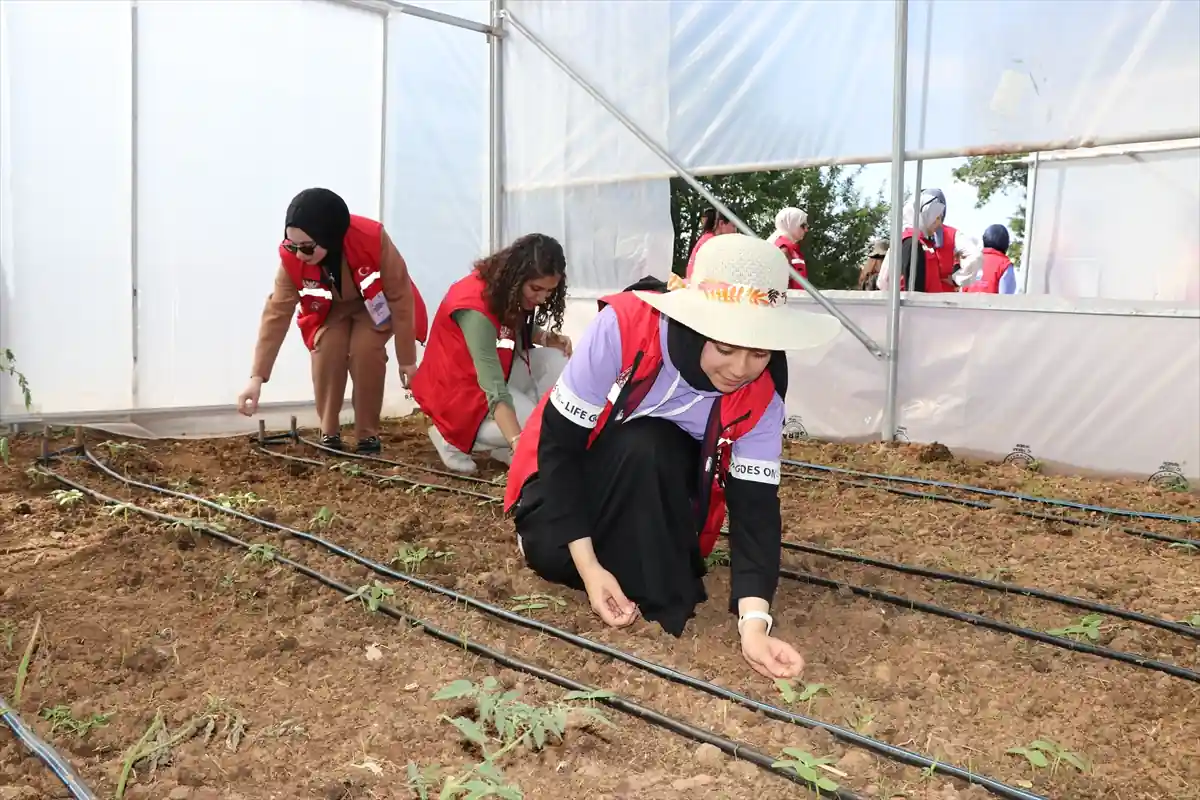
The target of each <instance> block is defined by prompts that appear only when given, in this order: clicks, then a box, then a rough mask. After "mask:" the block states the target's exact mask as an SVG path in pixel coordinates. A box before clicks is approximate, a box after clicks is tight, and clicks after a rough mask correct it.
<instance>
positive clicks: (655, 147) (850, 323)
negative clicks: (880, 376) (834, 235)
mask: <svg viewBox="0 0 1200 800" xmlns="http://www.w3.org/2000/svg"><path fill="white" fill-rule="evenodd" d="M504 18H505V19H507V20H508V22H509V24H510V25H512V27H513V28H515V29H516V31H517V32H518V33H520V34H521V35H522V36H524V37H525V38H526V39H528V40H529V42H530V44H532V45H533V46H534V47H536V48H537V49H538V50H540V51H541V52H542V54H543V55H545V56H546V57H547V58H549V59H550V61H551V62H553V63H554V65H555V66H556V67H558V68H559V69H561V70H562V71H563V72H564V73H565V74H566V76H567V77H568V78H570V79H571V80H573V81H575V83H576V84H578V85H579V87H580V88H581V89H583V90H584V91H585V92H587V93H588V94H589V95H591V97H592V99H593V100H595V101H596V102H597V103H599V104H600V105H601V106H603V107H604V108H605V110H607V111H608V113H610V114H612V115H613V116H614V117H616V119H617V121H618V122H620V123H621V124H622V125H624V126H625V127H626V128H627V129H628V130H629V132H630V133H632V134H633V135H634V136H636V137H637V138H638V139H639V140H640V141H641V142H642V144H644V145H646V147H648V148H650V150H651V151H652V152H653V153H654V154H655V155H657V156H658V157H659V158H661V159H662V160H663V161H665V162H666V163H667V165H669V166H670V167H671V169H673V170H675V172H676V174H678V175H679V177H681V178H683V180H684V181H685V182H686V183H687V184H688V185H689V186H691V187H692V188H693V189H695V190H696V191H697V192H699V193H700V196H701V197H703V198H704V199H705V200H707V201H708V202H709V203H712V205H713V207H714V208H716V209H717V211H719V212H720V213H721V214H722V215H723V216H724V217H725V219H727V220H729V221H730V222H732V223H733V224H734V226H735V227H736V228H737V229H738V230H739V231H741V232H742V233H744V234H746V235H747V236H755V238H757V236H756V234H755V233H754V231H752V230H750V228H749V226H747V225H746V223H745V222H743V221H742V220H740V219H739V218H738V217H737V215H736V214H734V213H733V212H732V211H730V210H729V207H728V206H726V205H725V204H724V203H722V202H721V201H720V200H718V199H717V198H716V196H715V195H714V194H713V193H712V192H710V191H709V190H708V189H706V188H705V187H704V185H703V184H701V183H700V182H699V181H698V180H696V178H695V177H693V176H692V174H691V173H690V172H688V170H687V168H686V167H684V166H683V165H682V164H681V163H679V161H678V160H676V159H675V157H674V156H672V155H671V154H670V153H668V152H667V151H666V149H665V148H663V146H662V145H660V144H659V143H658V142H656V141H654V139H652V138H651V137H650V136H649V134H647V133H646V132H645V131H643V130H642V129H641V128H640V127H639V126H638V124H637V123H636V122H634V121H633V120H631V119H630V118H629V117H627V116H626V115H625V114H624V112H622V111H621V109H619V108H617V106H616V105H615V104H614V103H613V102H612V101H611V100H609V99H608V98H607V97H605V96H604V95H602V94H601V93H600V91H599V90H598V89H596V87H594V86H592V85H591V84H590V83H589V82H588V81H587V80H586V79H585V78H584V77H583V76H582V75H580V74H579V73H578V72H576V71H575V70H574V69H572V68H571V66H570V65H569V64H567V62H565V61H563V59H562V57H561V56H559V55H558V54H557V53H555V52H554V51H553V50H552V49H551V48H550V46H549V45H547V44H546V43H545V42H543V41H542V40H541V39H540V38H539V37H538V36H537V35H535V34H534V33H533V32H532V31H530V30H529V29H528V28H526V27H525V26H524V25H523V24H522V23H521V21H520V20H519V19H517V18H516V17H515V16H513V13H512V12H511V11H505V12H504ZM788 270H789V271H790V272H791V274H792V277H794V278H795V279H796V280H797V281H799V282H800V285H801V286H803V287H804V289H805V290H807V292H808V293H809V294H810V295H811V296H812V299H813V300H816V301H817V303H819V304H820V305H821V307H822V308H824V309H825V310H826V311H827V312H829V313H830V314H831V315H832V316H833V317H834V318H836V319H837V320H838V321H839V322H841V323H842V325H843V326H844V327H845V328H846V330H848V331H850V333H852V334H854V337H855V338H856V339H858V340H859V341H860V342H862V344H863V346H864V347H866V348H867V350H868V351H870V353H871V354H872V355H873V356H875V357H876V358H878V359H883V358H886V357H887V356H886V354H885V353H884V351H883V349H882V348H880V346H879V345H878V344H876V343H875V340H874V339H872V338H871V337H870V336H868V335H867V334H866V332H865V331H863V329H862V328H860V327H858V324H857V323H855V322H854V320H852V319H850V318H849V317H848V316H846V315H845V314H844V313H843V312H842V311H841V309H839V308H838V307H837V306H835V305H834V304H833V303H832V302H830V301H829V299H828V298H827V297H825V296H824V295H822V294H821V293H820V292H819V291H817V289H816V287H814V286H813V285H812V284H811V283H809V282H808V279H807V278H805V277H804V276H803V275H801V274H800V273H799V271H797V270H796V269H794V268H792V266H791V265H790V264H789V265H788Z"/></svg>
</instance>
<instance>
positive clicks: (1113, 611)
mask: <svg viewBox="0 0 1200 800" xmlns="http://www.w3.org/2000/svg"><path fill="white" fill-rule="evenodd" d="M783 549H785V550H795V551H798V552H801V553H811V554H813V555H817V556H824V557H826V558H836V559H838V560H840V561H849V562H851V563H854V564H865V565H867V566H871V567H879V568H880V569H887V570H891V571H893V572H902V573H905V574H906V575H918V576H920V577H922V578H933V579H935V580H939V581H946V582H948V583H961V584H963V585H965V586H974V587H976V588H979V589H987V590H989V591H993V592H1004V593H1005V594H1016V595H1023V596H1025V597H1036V598H1037V599H1039V600H1049V601H1050V602H1052V603H1059V604H1061V605H1064V606H1070V607H1072V608H1081V609H1084V610H1087V611H1095V612H1097V613H1099V614H1105V615H1107V616H1110V617H1118V618H1120V619H1126V620H1129V621H1130V622H1140V623H1142V624H1143V625H1152V626H1154V627H1155V628H1162V629H1163V630H1165V631H1171V632H1172V633H1178V634H1179V635H1181V636H1187V637H1189V638H1191V639H1200V628H1193V627H1192V626H1190V625H1186V624H1184V623H1182V622H1172V621H1170V620H1166V619H1161V618H1159V617H1151V616H1149V615H1147V614H1139V613H1138V612H1136V611H1128V610H1126V609H1124V608H1118V607H1116V606H1109V605H1105V604H1104V603H1097V602H1094V601H1092V600H1087V599H1084V598H1082V597H1071V596H1070V595H1065V594H1056V593H1054V592H1047V591H1045V590H1043V589H1034V588H1031V587H1028V586H1018V585H1017V584H1015V583H1003V582H1001V581H989V580H986V579H984V578H975V577H972V576H970V575H960V574H958V573H954V572H942V571H940V570H934V569H926V568H925V567H914V566H911V565H909V564H898V563H896V562H894V561H883V560H881V559H877V558H871V557H869V556H860V555H857V554H855V553H848V552H844V551H840V550H827V549H825V548H823V547H815V546H813V545H810V544H801V543H798V542H784V543H783Z"/></svg>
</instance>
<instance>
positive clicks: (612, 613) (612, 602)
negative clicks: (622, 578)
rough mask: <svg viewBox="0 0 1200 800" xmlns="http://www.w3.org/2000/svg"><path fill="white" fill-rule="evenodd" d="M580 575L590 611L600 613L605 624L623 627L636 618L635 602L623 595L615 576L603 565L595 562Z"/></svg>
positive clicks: (636, 608)
mask: <svg viewBox="0 0 1200 800" xmlns="http://www.w3.org/2000/svg"><path fill="white" fill-rule="evenodd" d="M580 577H582V578H583V587H584V589H585V590H586V591H587V596H588V601H589V602H590V603H591V604H592V611H595V612H596V613H597V614H598V615H600V619H602V620H604V624H605V625H610V626H612V627H614V628H624V627H625V626H627V625H630V624H632V623H633V621H634V620H636V619H637V618H638V607H637V604H636V603H634V602H633V601H631V600H630V599H629V598H628V597H626V596H625V593H624V592H623V591H621V584H619V583H618V582H617V579H616V577H614V576H613V574H612V573H611V572H609V571H608V570H606V569H605V568H604V567H601V566H600V565H599V564H597V565H596V566H594V567H593V568H592V569H590V570H588V571H587V572H585V573H583V574H582V575H581V576H580Z"/></svg>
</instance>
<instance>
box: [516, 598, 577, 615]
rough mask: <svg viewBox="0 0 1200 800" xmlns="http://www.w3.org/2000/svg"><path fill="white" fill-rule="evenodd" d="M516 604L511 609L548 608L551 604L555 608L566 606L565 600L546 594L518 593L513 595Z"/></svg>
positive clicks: (531, 609) (519, 610)
mask: <svg viewBox="0 0 1200 800" xmlns="http://www.w3.org/2000/svg"><path fill="white" fill-rule="evenodd" d="M513 600H515V601H516V603H517V605H515V606H513V607H512V609H511V610H512V611H515V612H521V611H540V610H542V609H544V608H549V607H550V606H551V604H553V605H554V607H555V608H566V607H567V601H566V600H562V599H560V598H558V597H554V596H553V595H548V594H519V595H516V596H515V597H513Z"/></svg>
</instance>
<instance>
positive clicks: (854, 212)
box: [671, 166, 888, 289]
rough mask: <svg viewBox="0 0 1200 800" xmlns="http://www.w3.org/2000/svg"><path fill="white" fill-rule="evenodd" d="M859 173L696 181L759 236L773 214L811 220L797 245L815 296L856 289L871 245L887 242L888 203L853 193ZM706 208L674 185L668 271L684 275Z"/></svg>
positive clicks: (767, 231) (823, 170)
mask: <svg viewBox="0 0 1200 800" xmlns="http://www.w3.org/2000/svg"><path fill="white" fill-rule="evenodd" d="M861 171H862V168H861V167H857V168H848V167H843V166H833V167H813V168H810V169H788V170H773V171H764V172H748V173H743V174H740V175H713V176H708V177H701V178H700V179H699V180H700V182H701V183H702V184H703V185H704V186H705V188H707V189H708V190H709V191H711V192H712V193H713V194H715V195H716V196H717V197H718V198H720V200H721V202H723V203H725V204H726V205H727V206H729V207H730V208H731V209H732V210H733V211H734V212H735V213H736V214H738V216H740V217H741V218H742V220H743V221H744V222H745V223H746V224H747V225H749V226H750V229H751V230H753V231H754V232H755V233H757V234H758V235H760V236H769V235H771V233H772V231H774V230H775V214H776V213H777V212H778V211H779V210H780V209H782V208H786V207H787V206H795V207H796V208H802V209H804V210H805V211H806V212H807V213H808V235H807V236H806V237H805V239H804V242H803V243H802V244H801V245H800V247H801V249H802V250H803V251H804V259H805V261H806V262H807V264H808V278H809V280H810V281H812V283H813V285H814V286H816V287H817V288H819V289H853V288H854V287H855V285H856V284H857V281H858V271H859V268H860V267H861V266H862V261H863V258H864V256H865V255H866V250H867V247H868V245H869V243H870V241H871V239H872V238H874V237H876V236H882V235H886V232H887V223H888V203H887V201H886V200H884V199H883V193H882V192H880V193H879V194H877V195H876V196H874V197H866V196H864V195H863V193H862V191H861V190H860V189H859V188H858V177H859V173H860V172H861ZM708 205H709V204H708V201H707V200H705V199H704V198H703V197H701V196H700V195H699V194H697V193H696V192H695V191H693V190H692V188H691V187H690V186H688V185H687V184H686V183H684V182H683V180H682V179H680V178H673V179H672V180H671V221H672V223H673V224H674V226H675V258H674V263H673V269H674V270H675V272H676V273H677V274H679V275H682V274H684V272H685V271H686V269H687V260H688V256H689V255H690V254H691V252H692V246H693V245H694V244H695V243H696V240H697V239H698V238H699V237H700V230H699V228H700V214H701V213H702V212H703V211H704V209H705V208H708Z"/></svg>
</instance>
